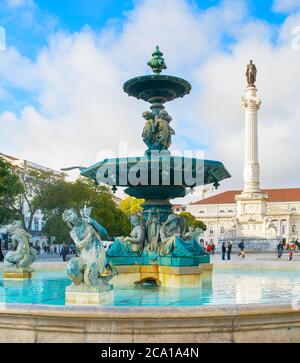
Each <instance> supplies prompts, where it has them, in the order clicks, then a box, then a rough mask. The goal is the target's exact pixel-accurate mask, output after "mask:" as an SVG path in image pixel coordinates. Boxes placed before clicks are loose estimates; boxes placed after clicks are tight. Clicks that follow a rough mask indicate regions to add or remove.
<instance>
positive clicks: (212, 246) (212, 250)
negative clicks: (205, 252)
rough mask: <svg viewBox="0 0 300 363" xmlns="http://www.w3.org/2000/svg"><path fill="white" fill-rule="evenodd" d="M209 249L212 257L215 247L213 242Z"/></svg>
mask: <svg viewBox="0 0 300 363" xmlns="http://www.w3.org/2000/svg"><path fill="white" fill-rule="evenodd" d="M210 247H211V254H212V255H214V254H215V250H216V245H215V244H214V242H212V243H211V245H210Z"/></svg>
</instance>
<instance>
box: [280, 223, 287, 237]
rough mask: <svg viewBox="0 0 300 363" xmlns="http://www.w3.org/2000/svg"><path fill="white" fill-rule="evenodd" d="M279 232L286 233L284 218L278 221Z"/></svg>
mask: <svg viewBox="0 0 300 363" xmlns="http://www.w3.org/2000/svg"><path fill="white" fill-rule="evenodd" d="M280 233H281V234H282V235H285V234H286V219H282V220H281V222H280Z"/></svg>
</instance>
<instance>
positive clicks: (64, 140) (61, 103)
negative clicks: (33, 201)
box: [0, 0, 300, 188]
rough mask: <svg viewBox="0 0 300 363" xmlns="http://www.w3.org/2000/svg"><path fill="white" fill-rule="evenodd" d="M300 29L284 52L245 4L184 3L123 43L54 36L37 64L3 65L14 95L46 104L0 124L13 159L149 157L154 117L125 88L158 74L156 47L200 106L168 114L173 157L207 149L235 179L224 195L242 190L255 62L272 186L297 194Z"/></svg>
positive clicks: (113, 36)
mask: <svg viewBox="0 0 300 363" xmlns="http://www.w3.org/2000/svg"><path fill="white" fill-rule="evenodd" d="M233 4H234V5H233ZM297 21H298V18H297V17H295V15H294V16H293V17H289V18H288V19H287V21H286V22H285V24H284V25H283V26H282V28H281V29H280V34H279V37H278V44H277V45H276V46H274V45H273V44H272V41H271V39H272V38H273V37H274V31H275V30H274V29H273V28H272V27H270V26H269V25H268V24H266V23H264V22H260V21H258V20H255V19H254V20H253V19H252V20H249V19H248V18H247V12H246V9H245V8H244V5H243V2H239V1H238V2H236V1H225V2H224V3H223V4H222V5H221V6H218V7H213V8H210V9H208V10H206V11H197V12H196V11H195V9H194V8H192V7H190V6H188V5H187V2H186V1H183V0H166V1H163V2H161V1H157V0H151V1H150V0H146V1H139V2H138V3H137V6H136V8H135V9H134V10H133V11H132V12H131V13H129V15H128V18H127V20H126V22H125V24H124V26H123V29H122V32H121V33H117V32H115V31H114V29H111V28H109V27H108V28H106V29H104V30H103V31H102V32H101V33H100V34H96V33H94V32H93V31H92V30H90V29H88V28H86V29H83V30H82V31H81V32H79V33H75V34H69V33H65V34H64V33H59V34H55V35H53V36H52V37H51V40H50V41H49V45H48V46H47V47H46V48H44V49H43V50H42V51H41V52H40V54H39V56H38V58H37V59H36V61H35V62H31V61H29V60H28V59H26V58H24V57H22V56H21V55H20V54H19V53H18V52H17V51H16V50H12V49H11V50H10V51H9V52H6V53H5V54H4V57H3V58H1V59H0V67H2V70H1V74H2V77H4V81H5V85H6V84H8V85H11V87H17V88H20V89H22V90H25V91H29V90H30V91H31V92H33V93H36V94H37V101H38V104H37V105H28V106H26V107H24V108H23V109H22V111H21V112H20V114H19V115H16V114H14V113H12V112H10V111H9V110H7V111H5V112H3V113H2V114H0V125H1V135H0V140H2V141H3V143H4V141H5V145H6V149H5V150H3V152H8V153H11V154H14V155H17V156H21V157H25V158H27V159H30V160H32V161H35V162H39V163H43V164H45V165H48V166H52V167H55V168H60V167H63V166H68V165H89V164H90V163H93V162H95V161H97V158H98V156H97V155H99V151H100V150H103V149H106V150H115V151H117V149H118V143H119V142H120V141H126V142H127V143H128V145H129V149H130V150H134V149H142V150H143V149H145V147H144V146H143V143H142V140H141V136H140V134H141V131H142V128H143V123H144V122H143V119H142V117H141V113H142V112H143V111H144V110H146V109H147V108H148V105H146V104H145V103H144V102H142V101H137V100H135V99H133V98H129V97H128V96H127V95H126V94H124V93H123V90H122V84H123V82H124V81H126V80H127V79H128V78H130V77H134V76H137V75H140V74H144V73H145V72H146V71H147V73H149V72H150V70H149V69H148V70H147V68H148V67H147V66H146V62H147V60H148V59H149V58H150V56H151V54H150V53H151V51H152V49H153V47H154V46H155V45H156V44H157V43H158V44H159V45H160V46H161V49H162V51H163V52H164V55H165V59H166V62H167V65H168V70H167V73H169V74H174V75H178V76H184V77H186V78H187V79H188V80H189V81H190V82H191V83H192V86H193V90H192V93H191V95H189V96H186V97H185V98H184V99H183V100H181V99H179V100H176V101H174V102H171V103H170V104H169V105H167V108H168V110H169V111H170V113H171V114H172V116H173V118H174V122H173V126H174V128H175V130H176V137H175V138H174V148H178V147H187V148H188V147H190V145H197V144H199V145H200V144H205V145H207V150H206V154H205V156H206V158H208V159H216V160H221V161H223V162H224V164H225V166H226V167H227V168H228V170H229V171H230V172H231V174H232V179H231V180H228V181H226V182H224V183H223V185H224V187H235V188H240V187H241V184H242V172H243V171H242V165H243V137H244V114H243V109H242V105H241V96H242V95H243V91H244V88H245V82H246V81H245V66H246V64H247V63H248V61H249V59H250V58H253V59H254V61H255V63H256V64H257V67H258V71H259V73H258V81H257V86H258V88H259V94H260V96H261V98H262V100H263V104H262V108H261V111H260V115H259V128H260V130H259V131H260V158H261V174H262V181H263V186H265V187H272V186H288V185H295V186H297V185H298V184H297V181H298V179H299V177H300V170H299V168H297V163H298V160H297V159H298V156H297V152H298V140H297V130H298V129H299V126H298V125H299V124H300V106H299V100H298V98H299V97H298V93H297V90H299V88H300V77H299V78H297V76H296V75H297V73H298V67H299V60H300V51H299V52H295V51H294V50H293V49H292V47H291V40H292V39H291V31H290V30H291V29H292V27H293V26H294V25H295V24H296V23H297ZM224 35H226V36H227V37H233V38H235V39H236V44H234V45H231V46H230V48H229V49H230V51H228V49H226V50H224V44H222V39H224ZM225 48H226V47H225ZM2 87H3V85H2ZM5 91H7V90H5V89H3V90H2V94H5ZM12 135H13V137H12ZM1 143H2V142H1ZM3 143H2V144H3Z"/></svg>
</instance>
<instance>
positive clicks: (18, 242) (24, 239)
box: [3, 222, 36, 280]
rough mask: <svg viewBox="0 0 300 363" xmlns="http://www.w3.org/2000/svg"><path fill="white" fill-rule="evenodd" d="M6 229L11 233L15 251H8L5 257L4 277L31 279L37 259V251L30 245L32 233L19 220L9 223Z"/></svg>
mask: <svg viewBox="0 0 300 363" xmlns="http://www.w3.org/2000/svg"><path fill="white" fill-rule="evenodd" d="M6 231H7V233H9V234H11V240H12V246H13V248H14V251H9V252H7V254H6V255H5V257H4V264H5V266H6V267H7V270H5V271H4V273H3V279H11V280H23V279H31V277H32V270H31V265H32V263H33V262H34V261H35V259H36V251H35V249H34V248H32V247H30V245H29V241H30V237H31V235H30V234H29V233H27V232H26V231H25V230H24V229H23V228H22V226H21V224H20V223H18V222H17V223H15V224H11V225H9V226H8V227H7V228H6Z"/></svg>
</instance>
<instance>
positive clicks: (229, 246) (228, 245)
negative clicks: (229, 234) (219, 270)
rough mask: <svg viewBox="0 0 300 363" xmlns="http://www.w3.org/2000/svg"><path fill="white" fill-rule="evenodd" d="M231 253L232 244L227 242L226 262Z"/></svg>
mask: <svg viewBox="0 0 300 363" xmlns="http://www.w3.org/2000/svg"><path fill="white" fill-rule="evenodd" d="M231 251H232V243H231V241H228V243H227V260H230V255H231Z"/></svg>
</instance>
